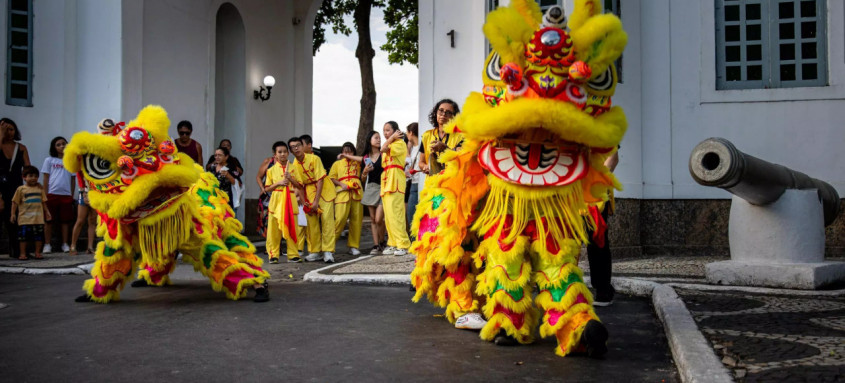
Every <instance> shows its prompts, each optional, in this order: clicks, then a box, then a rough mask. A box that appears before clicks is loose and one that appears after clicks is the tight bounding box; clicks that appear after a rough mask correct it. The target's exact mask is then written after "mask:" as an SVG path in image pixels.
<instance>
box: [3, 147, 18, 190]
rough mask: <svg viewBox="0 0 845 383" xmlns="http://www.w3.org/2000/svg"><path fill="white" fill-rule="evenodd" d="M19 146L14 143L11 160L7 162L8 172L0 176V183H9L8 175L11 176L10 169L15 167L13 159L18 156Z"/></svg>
mask: <svg viewBox="0 0 845 383" xmlns="http://www.w3.org/2000/svg"><path fill="white" fill-rule="evenodd" d="M20 145H21V144H19V143H17V142H15V150H14V151H13V152H12V159H11V160H9V171H8V172H6V174H3V175H0V183H3V184H5V183H7V182H9V175H10V174H12V167H14V166H15V157H17V156H18V147H19V146H20Z"/></svg>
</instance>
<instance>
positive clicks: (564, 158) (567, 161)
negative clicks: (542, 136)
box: [557, 154, 572, 166]
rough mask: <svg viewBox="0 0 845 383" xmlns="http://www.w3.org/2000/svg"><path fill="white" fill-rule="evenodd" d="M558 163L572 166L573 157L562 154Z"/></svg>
mask: <svg viewBox="0 0 845 383" xmlns="http://www.w3.org/2000/svg"><path fill="white" fill-rule="evenodd" d="M557 163H559V164H563V165H567V166H569V165H572V157H571V156H569V155H567V154H561V155H560V157H558V159H557Z"/></svg>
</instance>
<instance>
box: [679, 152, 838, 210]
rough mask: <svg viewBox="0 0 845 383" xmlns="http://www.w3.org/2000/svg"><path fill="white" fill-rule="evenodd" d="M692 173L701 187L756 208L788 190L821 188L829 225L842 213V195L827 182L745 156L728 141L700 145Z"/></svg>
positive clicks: (693, 157)
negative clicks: (714, 190)
mask: <svg viewBox="0 0 845 383" xmlns="http://www.w3.org/2000/svg"><path fill="white" fill-rule="evenodd" d="M689 171H690V175H692V178H693V179H695V181H696V182H698V183H699V184H701V185H704V186H714V187H718V188H722V189H725V190H727V191H729V192H730V193H731V194H733V195H735V196H737V197H740V198H742V199H744V200H746V201H748V202H749V203H751V204H753V205H766V204H769V203H772V202H775V201H777V199H778V198H780V196H781V195H782V194H783V192H784V191H786V189H817V190H818V193H819V199H820V200H821V201H822V209H823V211H824V224H825V226H828V225H830V224H831V223H833V221H834V220H836V215H837V213H838V212H839V203H840V201H839V193H837V192H836V189H834V188H833V186H830V184H828V183H827V182H824V181H820V180H817V179H815V178H812V177H810V176H808V175H806V174H804V173H801V172H797V171H794V170H792V169H789V168H787V167H785V166H782V165H778V164H773V163H771V162H767V161H763V160H761V159H759V158H757V157H754V156H750V155H748V154H745V153H743V152H741V151H739V149H737V148H736V146H734V145H733V144H732V143H731V142H730V141H728V140H726V139H724V138H718V137H717V138H708V139H706V140H704V141H701V142H700V143H699V144H698V145H696V146H695V148H693V149H692V153H691V154H690V159H689Z"/></svg>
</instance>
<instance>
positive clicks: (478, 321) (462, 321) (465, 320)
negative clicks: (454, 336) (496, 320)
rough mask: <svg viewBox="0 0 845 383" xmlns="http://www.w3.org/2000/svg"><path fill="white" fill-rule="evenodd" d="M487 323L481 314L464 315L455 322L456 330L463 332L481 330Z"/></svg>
mask: <svg viewBox="0 0 845 383" xmlns="http://www.w3.org/2000/svg"><path fill="white" fill-rule="evenodd" d="M486 324H487V321H486V320H484V317H482V316H481V314H479V313H469V314H464V315H462V316H461V317H460V318H458V320H456V321H455V328H459V329H463V330H481V329H482V328H484V325H486Z"/></svg>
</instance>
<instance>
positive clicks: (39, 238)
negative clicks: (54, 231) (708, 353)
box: [9, 166, 52, 260]
mask: <svg viewBox="0 0 845 383" xmlns="http://www.w3.org/2000/svg"><path fill="white" fill-rule="evenodd" d="M21 173H22V174H23V180H24V184H23V185H21V186H19V187H18V190H16V191H15V195H14V196H13V197H12V211H11V217H10V218H9V220H10V221H11V222H12V223H17V224H18V225H19V226H18V240H19V241H20V246H21V249H20V250H21V252H20V257H19V258H18V259H21V260H25V259H27V257H26V245H27V242H35V259H44V257H43V256H42V255H41V245H42V243H43V242H44V219H45V218H46V219H47V221H50V220H52V218H51V217H50V211H49V210H47V193H45V192H44V188H43V187H41V185H40V184H39V183H38V168H36V167H35V166H24V167H23V169H22V172H21Z"/></svg>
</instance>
